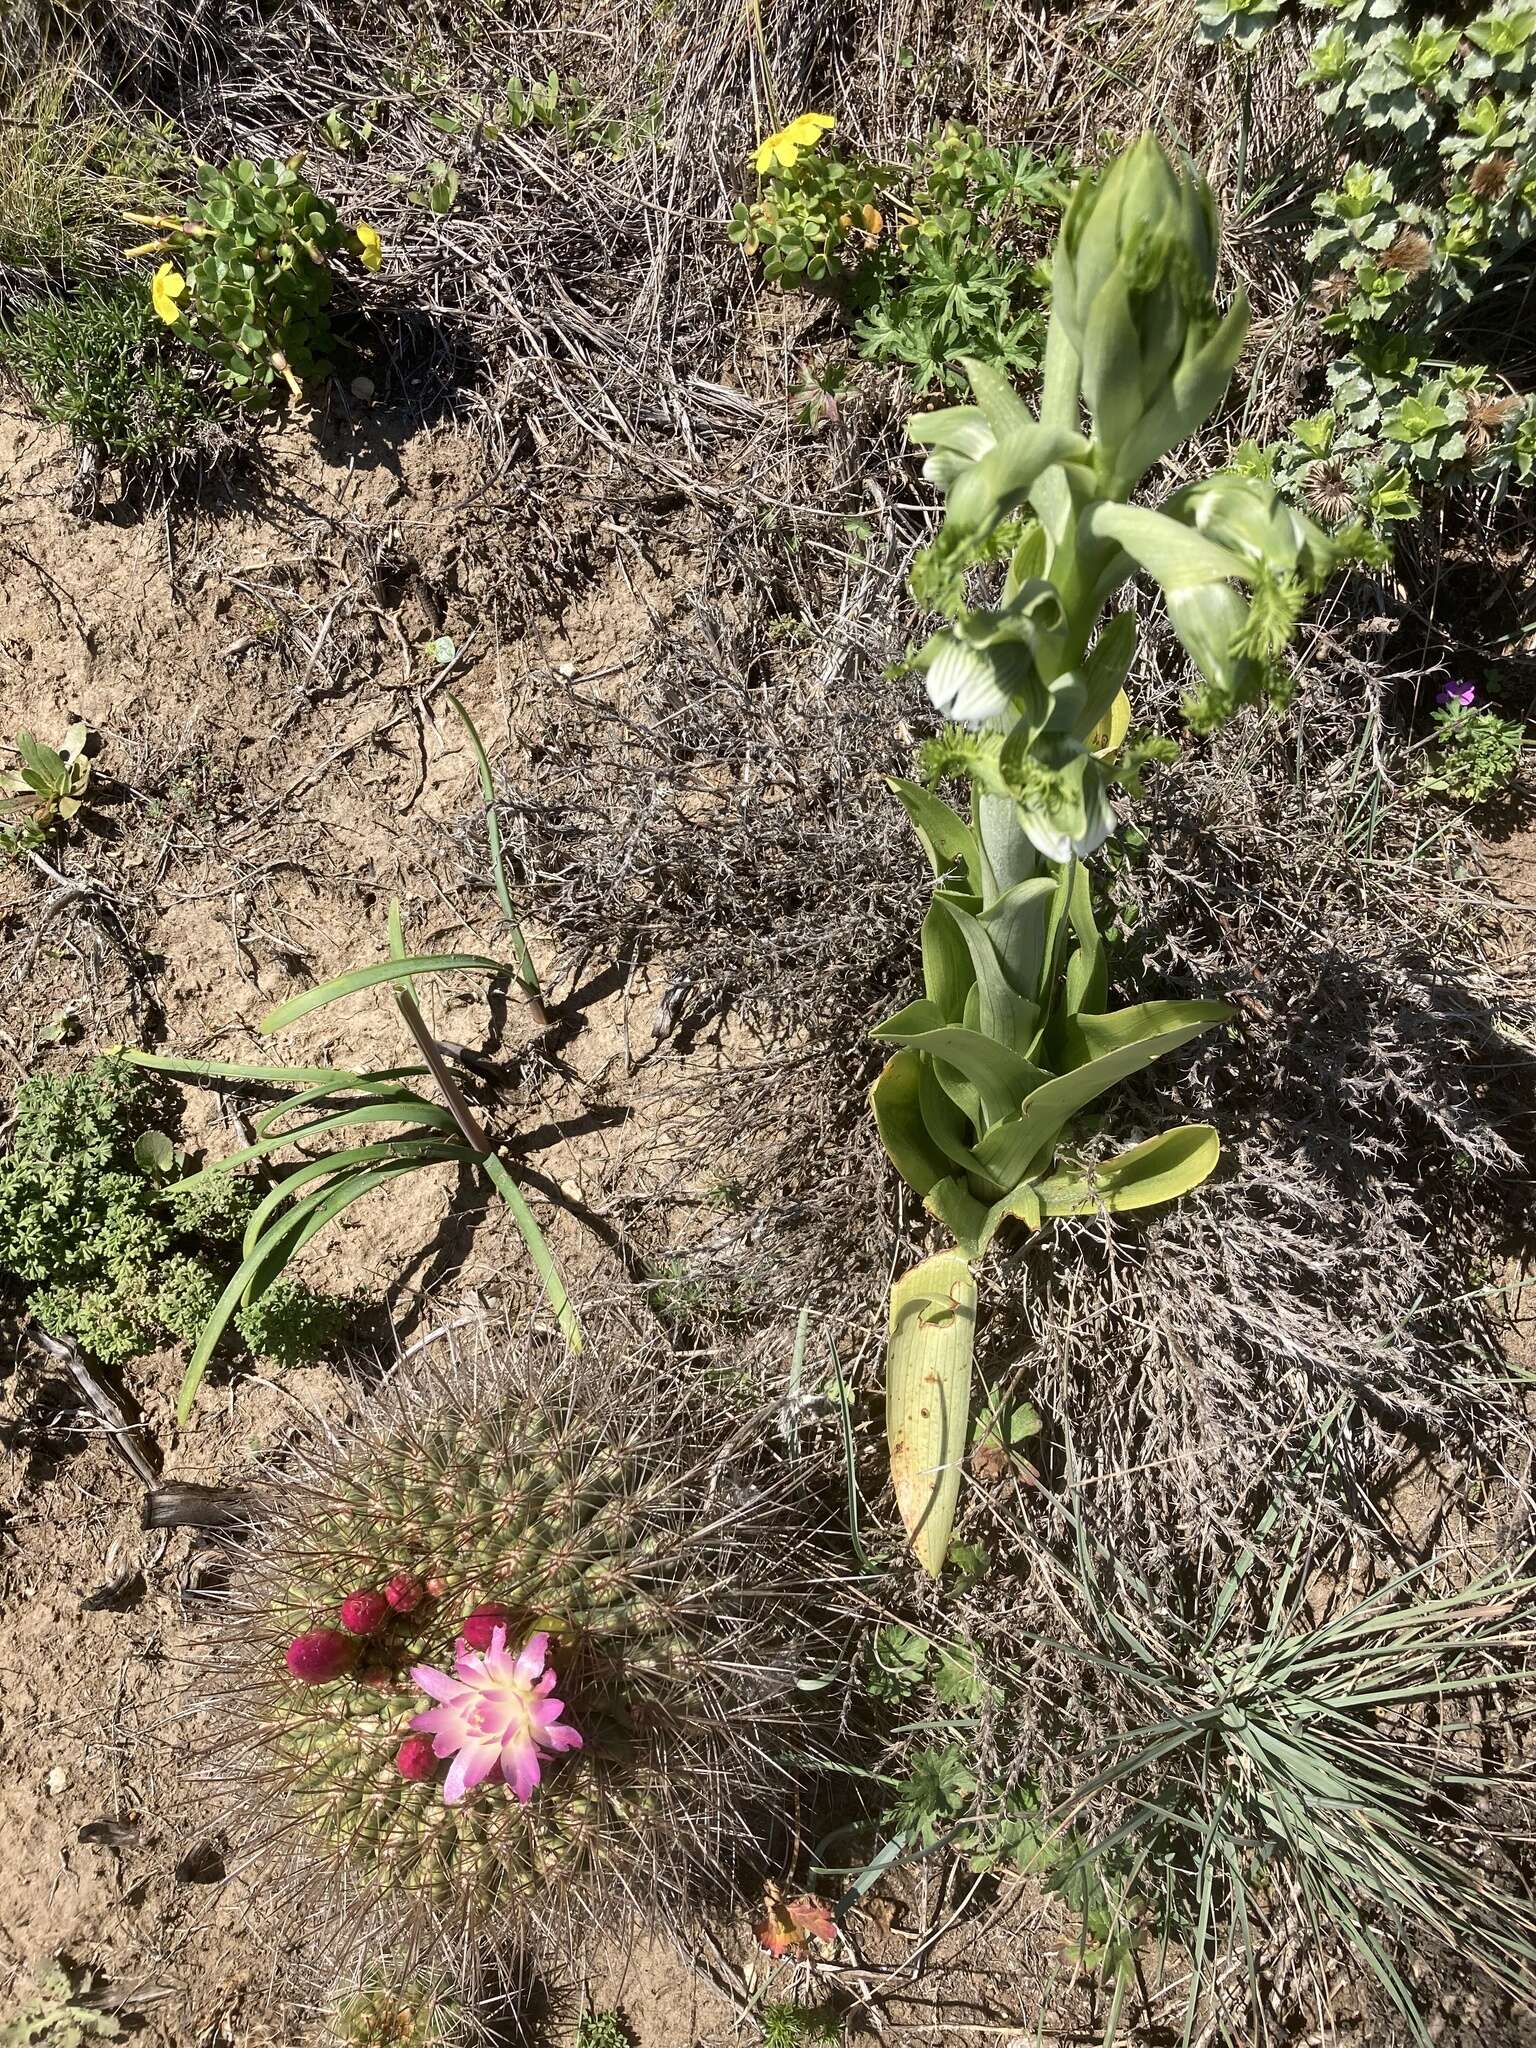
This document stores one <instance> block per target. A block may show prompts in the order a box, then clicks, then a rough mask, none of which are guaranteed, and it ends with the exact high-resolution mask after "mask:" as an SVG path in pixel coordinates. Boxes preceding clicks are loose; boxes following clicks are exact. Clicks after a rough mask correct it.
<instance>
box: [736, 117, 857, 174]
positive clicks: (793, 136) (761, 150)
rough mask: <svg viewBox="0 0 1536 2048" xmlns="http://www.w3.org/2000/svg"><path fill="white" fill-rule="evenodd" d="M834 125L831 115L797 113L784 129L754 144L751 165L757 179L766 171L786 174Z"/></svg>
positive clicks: (835, 124)
mask: <svg viewBox="0 0 1536 2048" xmlns="http://www.w3.org/2000/svg"><path fill="white" fill-rule="evenodd" d="M836 126H837V123H836V121H834V120H833V118H832V116H831V115H830V114H797V115H796V116H795V118H794V120H793V121H791V122H790V123H789V125H788V127H787V128H781V129H780V130H779V132H778V134H777V135H768V136H765V137H764V138H763V140H762V141H761V142H760V143H759V144H758V145H757V148H756V150H755V151H754V152H753V156H752V162H753V164H754V165H755V167H756V169H757V174H758V176H759V177H765V176H766V175H767V173H768V172H769V171H787V170H789V169H790V168H791V167H792V166H793V164H794V163H795V161H796V160H797V158H798V157H799V156H800V155H801V154H802V153H803V152H804V151H805V150H807V149H814V148H815V147H816V145H817V143H818V142H820V140H821V138H822V137H823V135H829V134H830V133H831V132H832V130H833V129H834V128H835V127H836Z"/></svg>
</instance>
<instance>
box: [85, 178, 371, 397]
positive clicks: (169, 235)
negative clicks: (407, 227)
mask: <svg viewBox="0 0 1536 2048" xmlns="http://www.w3.org/2000/svg"><path fill="white" fill-rule="evenodd" d="M302 162H303V158H302V156H296V157H293V158H291V159H290V160H289V161H288V162H286V163H279V162H278V161H277V160H276V159H275V158H270V157H269V158H268V159H267V160H266V161H265V162H263V163H259V164H257V163H252V162H250V161H249V160H248V159H247V158H244V157H240V158H237V159H236V160H235V161H234V162H233V163H231V164H230V165H229V166H228V168H227V169H225V170H218V169H216V168H215V167H214V166H213V165H211V164H205V165H203V166H202V167H201V169H200V170H199V171H198V178H197V182H198V197H197V198H196V199H195V200H194V201H193V202H192V204H191V205H190V206H189V207H188V209H187V212H186V215H185V217H184V218H179V219H178V218H177V217H175V216H173V215H168V214H139V213H131V214H128V215H126V216H125V218H126V219H128V220H130V221H132V222H134V223H135V224H136V225H138V226H141V227H150V228H155V229H157V230H159V232H158V233H157V235H156V237H155V239H154V240H153V241H150V242H144V243H141V244H140V245H139V246H138V247H137V248H136V249H130V250H129V251H128V252H127V253H128V254H129V255H130V256H149V255H159V256H164V257H165V258H166V261H165V262H163V263H162V264H161V266H160V268H159V270H158V271H157V272H156V273H155V278H154V282H153V284H152V286H151V292H150V296H151V300H152V303H153V306H154V309H155V311H156V313H158V314H159V316H160V318H161V319H162V320H163V321H164V322H165V324H166V325H167V326H168V327H172V328H174V329H175V330H176V331H177V333H179V334H180V335H181V336H182V337H183V338H184V339H185V340H187V341H189V342H191V343H192V344H193V346H194V347H196V348H199V349H201V350H202V351H203V352H204V353H205V354H207V355H208V356H210V357H211V358H212V359H213V361H214V362H215V363H216V364H217V365H218V371H219V376H220V379H221V381H222V382H223V384H224V385H225V386H226V387H227V389H228V390H229V391H230V392H231V393H232V394H233V395H234V396H235V397H236V398H238V399H240V400H241V401H243V402H245V403H249V404H264V403H268V402H270V400H271V399H272V397H273V396H274V394H275V393H276V391H277V389H278V387H279V385H286V386H287V388H288V390H289V391H290V392H291V393H292V394H293V396H294V397H295V398H298V397H301V396H302V395H303V387H304V384H305V383H306V382H309V381H312V380H314V379H317V378H320V377H324V376H327V375H328V374H329V373H330V370H331V367H332V364H331V321H330V303H331V290H332V265H333V263H334V262H335V260H336V258H337V257H338V256H341V255H343V254H348V255H351V256H353V257H354V258H355V259H356V260H357V261H358V262H359V263H360V264H361V265H362V266H363V268H364V269H365V270H377V269H378V267H379V264H380V262H381V260H382V251H381V244H380V240H379V236H378V233H377V231H376V230H375V229H373V228H371V227H370V226H369V225H368V223H367V222H366V221H359V222H358V224H357V226H356V227H354V228H345V227H343V226H342V224H341V222H340V220H339V219H338V218H337V214H336V209H335V207H334V206H332V205H331V204H330V202H329V201H328V200H325V199H322V198H321V197H320V196H319V194H318V193H317V192H316V191H315V189H314V187H313V186H312V185H310V184H309V183H308V181H307V180H306V179H305V178H303V177H302V176H301V175H300V169H299V167H300V165H301V163H302Z"/></svg>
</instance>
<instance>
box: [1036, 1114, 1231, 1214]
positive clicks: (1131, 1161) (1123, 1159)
mask: <svg viewBox="0 0 1536 2048" xmlns="http://www.w3.org/2000/svg"><path fill="white" fill-rule="evenodd" d="M1220 1157H1221V1140H1220V1138H1219V1137H1218V1136H1217V1134H1216V1131H1215V1128H1214V1127H1213V1126H1212V1125H1210V1124H1180V1125H1179V1126H1178V1128H1177V1129H1176V1130H1171V1131H1159V1133H1158V1134H1157V1136H1156V1137H1155V1138H1147V1139H1145V1140H1144V1141H1143V1142H1142V1143H1141V1144H1139V1145H1132V1146H1129V1147H1128V1148H1127V1150H1125V1151H1124V1152H1118V1153H1116V1154H1115V1156H1114V1158H1113V1159H1105V1160H1101V1161H1100V1162H1099V1163H1098V1164H1097V1165H1096V1166H1095V1167H1094V1169H1093V1171H1092V1173H1091V1174H1090V1175H1086V1176H1085V1175H1080V1174H1053V1175H1051V1177H1050V1178H1049V1179H1047V1180H1042V1181H1037V1182H1036V1183H1035V1193H1036V1195H1037V1196H1038V1197H1039V1200H1040V1206H1041V1208H1042V1210H1043V1211H1044V1212H1045V1214H1046V1215H1047V1216H1089V1215H1092V1214H1093V1213H1094V1212H1095V1211H1096V1210H1099V1209H1150V1208H1151V1207H1152V1206H1153V1205H1154V1204H1155V1203H1158V1202H1172V1201H1176V1200H1177V1199H1178V1197H1179V1196H1180V1195H1187V1194H1188V1193H1189V1191H1190V1189H1191V1188H1197V1187H1199V1185H1200V1183H1201V1182H1202V1181H1203V1180H1206V1179H1208V1178H1209V1177H1210V1175H1211V1174H1212V1173H1213V1172H1214V1171H1215V1170H1216V1164H1217V1161H1218V1160H1219V1159H1220Z"/></svg>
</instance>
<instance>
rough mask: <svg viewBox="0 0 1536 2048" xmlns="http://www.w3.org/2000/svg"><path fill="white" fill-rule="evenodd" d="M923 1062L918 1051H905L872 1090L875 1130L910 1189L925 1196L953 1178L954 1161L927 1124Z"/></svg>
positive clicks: (887, 1066) (888, 1063)
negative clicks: (943, 1149)
mask: <svg viewBox="0 0 1536 2048" xmlns="http://www.w3.org/2000/svg"><path fill="white" fill-rule="evenodd" d="M922 1070H923V1062H922V1060H921V1058H920V1057H919V1055H918V1054H917V1053H915V1052H910V1051H903V1052H899V1053H897V1054H896V1055H895V1057H894V1058H892V1059H889V1060H887V1061H886V1063H885V1065H884V1066H883V1067H882V1068H881V1070H880V1073H879V1076H878V1077H877V1079H876V1081H875V1085H874V1086H873V1087H872V1088H871V1089H870V1091H869V1102H870V1108H871V1109H872V1110H873V1111H874V1116H875V1128H876V1129H877V1130H878V1131H879V1133H880V1142H881V1144H882V1145H884V1147H885V1149H886V1151H887V1152H888V1153H889V1154H890V1158H891V1163H892V1165H893V1166H894V1167H895V1168H896V1171H897V1172H898V1173H899V1174H900V1175H901V1177H902V1179H903V1180H904V1181H905V1182H906V1183H907V1185H908V1187H910V1188H913V1189H915V1190H916V1191H917V1193H918V1194H919V1195H922V1196H925V1197H926V1195H927V1194H928V1192H929V1190H930V1189H931V1188H932V1187H934V1186H935V1185H936V1184H937V1183H938V1182H939V1181H941V1180H944V1179H946V1178H947V1177H948V1175H949V1166H950V1162H949V1161H948V1160H947V1159H946V1158H945V1156H944V1154H943V1152H942V1151H941V1150H940V1149H939V1147H938V1146H937V1145H936V1144H935V1143H934V1141H933V1139H932V1138H931V1137H930V1136H929V1134H928V1126H927V1124H926V1123H925V1121H924V1118H923V1112H922V1105H921V1098H920V1092H919V1091H920V1078H921V1075H922Z"/></svg>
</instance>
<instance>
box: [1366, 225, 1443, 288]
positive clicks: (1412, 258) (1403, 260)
mask: <svg viewBox="0 0 1536 2048" xmlns="http://www.w3.org/2000/svg"><path fill="white" fill-rule="evenodd" d="M1434 253H1435V245H1434V243H1433V242H1432V241H1431V240H1430V239H1429V237H1428V235H1426V234H1424V233H1422V232H1421V231H1420V230H1419V229H1418V228H1403V229H1402V230H1401V232H1400V233H1399V234H1398V235H1397V237H1396V238H1395V240H1394V241H1392V242H1391V243H1390V244H1389V245H1388V247H1387V248H1385V249H1383V250H1382V252H1381V254H1380V255H1379V256H1378V257H1377V259H1376V261H1377V264H1378V265H1379V267H1380V268H1381V269H1382V270H1400V271H1401V272H1402V273H1403V275H1404V276H1405V277H1422V276H1423V275H1424V273H1425V271H1426V270H1428V268H1429V263H1430V258H1431V257H1432V256H1433V255H1434Z"/></svg>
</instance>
